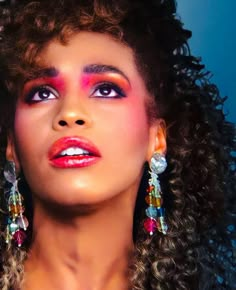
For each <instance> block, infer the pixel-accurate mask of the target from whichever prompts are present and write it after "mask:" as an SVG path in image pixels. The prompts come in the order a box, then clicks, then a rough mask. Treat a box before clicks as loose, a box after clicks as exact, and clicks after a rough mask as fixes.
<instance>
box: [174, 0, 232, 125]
mask: <svg viewBox="0 0 236 290" xmlns="http://www.w3.org/2000/svg"><path fill="white" fill-rule="evenodd" d="M177 5H178V8H177V11H178V14H179V15H180V18H181V20H182V22H183V23H184V27H185V28H186V29H190V30H192V32H193V36H192V38H191V40H190V42H189V44H190V47H191V50H192V54H193V55H195V56H200V57H202V62H203V64H205V65H206V69H207V70H209V71H211V72H212V74H213V77H212V82H213V83H215V84H216V85H217V86H218V88H219V89H220V92H221V95H222V96H228V100H227V101H226V103H225V109H224V111H225V112H226V113H227V119H229V120H230V121H233V122H234V123H236V13H235V11H236V0H177Z"/></svg>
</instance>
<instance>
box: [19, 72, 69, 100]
mask: <svg viewBox="0 0 236 290" xmlns="http://www.w3.org/2000/svg"><path fill="white" fill-rule="evenodd" d="M64 90H65V85H64V81H63V80H62V79H61V78H59V77H56V78H50V77H48V78H40V79H35V80H31V81H28V82H27V83H26V84H25V86H24V88H23V92H22V94H21V99H23V101H24V102H26V103H28V104H33V103H37V102H40V101H45V100H51V99H55V98H58V97H59V95H60V94H61V93H62V92H64Z"/></svg>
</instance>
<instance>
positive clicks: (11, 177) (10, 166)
mask: <svg viewBox="0 0 236 290" xmlns="http://www.w3.org/2000/svg"><path fill="white" fill-rule="evenodd" d="M3 174H4V177H5V178H6V180H7V181H8V182H10V183H15V181H16V171H15V163H14V162H13V161H7V162H6V165H5V167H4V171H3Z"/></svg>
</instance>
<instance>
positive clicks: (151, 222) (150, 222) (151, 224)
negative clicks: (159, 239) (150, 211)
mask: <svg viewBox="0 0 236 290" xmlns="http://www.w3.org/2000/svg"><path fill="white" fill-rule="evenodd" d="M144 228H145V230H146V231H147V232H148V233H149V234H150V235H152V234H153V233H154V232H155V230H156V228H157V222H156V220H155V219H154V218H147V219H146V220H145V221H144Z"/></svg>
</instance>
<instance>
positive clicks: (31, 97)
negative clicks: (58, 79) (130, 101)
mask: <svg viewBox="0 0 236 290" xmlns="http://www.w3.org/2000/svg"><path fill="white" fill-rule="evenodd" d="M102 89H104V90H107V91H108V92H109V94H102V93H101V92H100V95H95V94H96V92H99V90H102ZM111 92H113V94H114V92H115V95H113V96H108V95H110V94H111ZM39 93H47V94H48V95H49V96H50V95H51V94H52V95H53V96H54V97H53V98H52V97H47V96H46V97H42V96H41V97H40V96H39V95H38V96H36V95H37V94H39ZM58 97H59V93H58V92H57V91H56V90H55V89H54V88H52V87H51V86H49V85H42V86H36V87H34V88H32V89H31V90H30V91H29V92H28V93H27V95H26V98H25V100H26V102H27V103H38V102H42V101H47V100H52V99H57V98H58ZM90 97H91V98H104V99H109V98H111V99H112V98H114V99H119V98H124V97H126V94H125V93H124V91H123V90H122V89H121V88H120V87H119V86H117V85H116V84H114V83H110V82H103V83H99V84H97V85H96V86H95V88H94V89H93V90H92V93H91V94H90ZM36 98H37V99H36Z"/></svg>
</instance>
